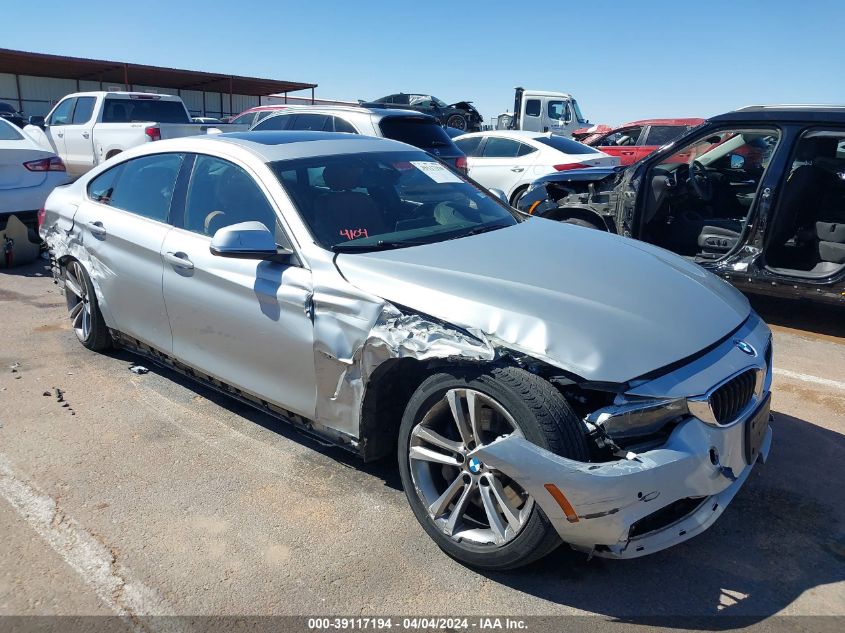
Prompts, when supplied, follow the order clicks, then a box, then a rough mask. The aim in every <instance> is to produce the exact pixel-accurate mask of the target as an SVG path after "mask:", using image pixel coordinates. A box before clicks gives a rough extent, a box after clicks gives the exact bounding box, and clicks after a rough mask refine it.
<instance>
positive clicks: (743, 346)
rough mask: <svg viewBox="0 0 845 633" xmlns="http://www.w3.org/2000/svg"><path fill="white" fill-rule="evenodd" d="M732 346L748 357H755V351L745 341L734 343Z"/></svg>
mask: <svg viewBox="0 0 845 633" xmlns="http://www.w3.org/2000/svg"><path fill="white" fill-rule="evenodd" d="M734 344H735V345H736V346H737V347H738V348H739V350H740V351H741V352H744V353H745V354H748V355H749V356H757V350H756V349H754V348H753V347H752V346H751V345H750V344H749V343H746V342H745V341H739V340H737V341H734Z"/></svg>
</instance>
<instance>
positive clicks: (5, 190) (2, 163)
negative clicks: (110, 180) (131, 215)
mask: <svg viewBox="0 0 845 633" xmlns="http://www.w3.org/2000/svg"><path fill="white" fill-rule="evenodd" d="M67 180H68V178H67V172H66V171H65V166H64V164H63V163H62V160H61V159H60V158H59V157H58V156H56V155H55V154H54V153H53V152H49V151H46V150H44V149H42V148H41V147H39V146H38V145H37V144H36V143H35V141H33V140H32V139H31V138H30V137H29V136H28V135H27V134H26V133H25V132H23V131H22V130H20V129H18V128H17V127H15V126H14V125H12V124H11V123H9V122H8V121H6V120H5V119H0V248H2V254H1V255H2V257H0V268H4V267H8V266H12V265H14V264H23V263H26V262H27V261H30V260H32V259H34V258H35V256H37V254H38V245H37V243H36V242H37V235H36V233H35V231H36V230H37V217H38V210H39V209H41V208H42V207H43V206H44V202H45V201H46V200H47V196H49V195H50V192H51V191H53V188H54V187H56V185H61V184H64V183H66V182H67Z"/></svg>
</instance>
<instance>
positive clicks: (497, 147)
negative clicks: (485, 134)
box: [482, 136, 522, 158]
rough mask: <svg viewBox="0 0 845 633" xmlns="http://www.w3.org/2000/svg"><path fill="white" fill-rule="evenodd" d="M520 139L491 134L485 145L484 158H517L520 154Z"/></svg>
mask: <svg viewBox="0 0 845 633" xmlns="http://www.w3.org/2000/svg"><path fill="white" fill-rule="evenodd" d="M520 145H522V143H520V142H519V141H514V140H513V139H510V138H500V137H496V136H491V137H490V138H488V139H487V143H486V144H485V145H484V151H483V153H482V156H484V158H516V156H517V155H518V154H519V147H520Z"/></svg>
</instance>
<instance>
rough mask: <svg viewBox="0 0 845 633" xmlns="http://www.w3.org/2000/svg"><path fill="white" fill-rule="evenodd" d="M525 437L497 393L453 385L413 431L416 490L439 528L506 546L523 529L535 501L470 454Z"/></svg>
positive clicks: (460, 536) (412, 466)
mask: <svg viewBox="0 0 845 633" xmlns="http://www.w3.org/2000/svg"><path fill="white" fill-rule="evenodd" d="M509 435H516V436H520V437H521V436H522V435H523V434H522V432H521V431H520V430H519V427H518V426H517V424H516V421H515V420H514V418H513V416H512V415H511V414H510V413H509V412H508V411H507V410H506V409H505V408H504V407H503V406H502V405H501V404H500V403H499V402H497V401H496V400H495V399H494V398H492V397H491V396H489V395H487V394H486V393H484V392H482V391H477V390H475V389H471V388H467V387H456V388H453V389H448V390H447V391H446V393H445V394H444V396H443V397H442V398H441V399H440V400H437V401H436V402H435V403H434V404H433V405H432V406H431V408H430V409H429V410H428V411H426V412H425V414H424V415H423V416H422V418H421V419H420V421H419V422H418V423H417V424H416V425H415V426H414V428H413V429H412V430H411V433H410V438H409V439H410V442H409V446H408V456H409V466H410V470H411V477H412V480H413V482H414V490H415V492H416V494H417V496H418V498H419V499H420V500H421V501H422V502H423V507H424V508H426V511H427V512H428V515H429V517H430V519H431V520H432V521H434V524H435V525H436V526H437V528H438V529H439V530H440V531H441V532H442V533H444V534H445V535H446V536H448V537H450V538H451V539H452V540H454V541H457V542H458V543H460V542H463V541H466V542H467V543H476V544H478V545H483V546H487V547H496V548H498V547H502V546H505V545H506V544H507V543H509V542H510V541H512V540H513V539H514V538H516V537H517V535H518V534H520V532H521V530H522V529H523V528H524V527H525V525H526V522H527V521H528V520H529V518H530V517H531V513H532V509H533V507H534V501H533V499H532V498H531V496H530V495H529V494H528V493H527V492H526V491H525V490H523V489H522V488H521V486H520V485H519V484H518V483H517V482H515V481H511V480H510V479H507V478H505V477H503V475H501V474H500V473H498V472H497V471H495V470H491V469H490V468H489V467H488V466H486V465H485V464H484V463H483V462H479V461H477V460H473V459H471V456H472V455H473V454H474V451H475V450H476V449H477V448H478V447H481V446H485V445H487V444H488V443H490V442H493V441H495V440H496V439H498V438H501V437H507V436H509Z"/></svg>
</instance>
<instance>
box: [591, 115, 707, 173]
mask: <svg viewBox="0 0 845 633" xmlns="http://www.w3.org/2000/svg"><path fill="white" fill-rule="evenodd" d="M702 123H704V119H646V120H644V121H634V122H632V123H626V124H625V125H620V126H619V127H616V128H612V129H611V128H608V127H607V126H605V125H597V126H595V128H596V129H595V130H593V128H589V129H587V130H583V132H584V133H585V134H584V135H583V136H582V138H581V139H579V140H580V141H581V142H582V143H585V144H586V145H590V146H592V147H595V148H596V149H598V150H601V151H602V152H604V153H605V154H610V155H611V156H617V157H619V160H620V164H622V165H631V164H632V163H635V162H637V161H638V160H640V159H641V158H644V157H645V156H648V155H649V154H651V153H652V152H653V151H654V150H656V149H657V148H658V147H662V146H663V145H666V143H671V142H672V141H674V140H675V139H676V138H678V137H679V136H681V135H682V134H685V133H686V131H687V130H689V129H691V128H694V127H696V126H697V125H701V124H702ZM579 132H582V130H576V133H579Z"/></svg>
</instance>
